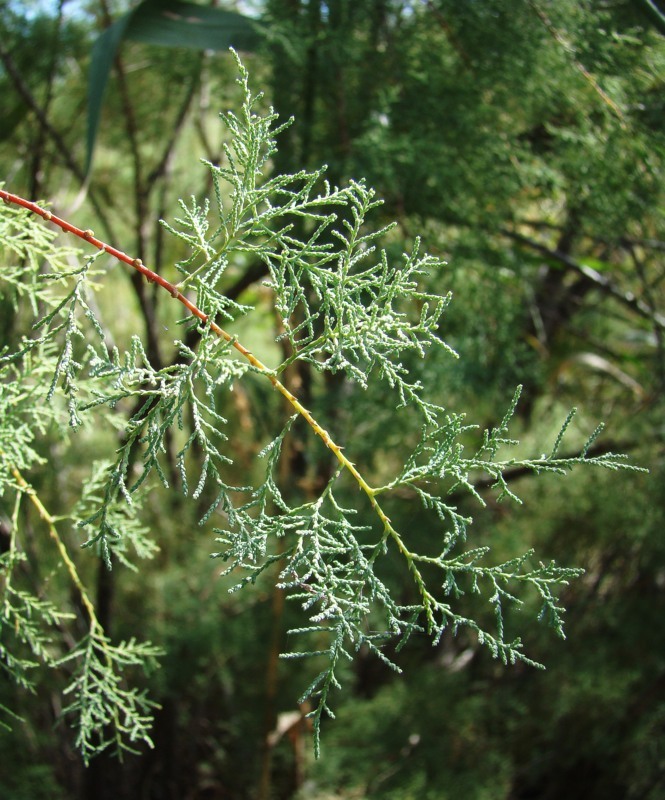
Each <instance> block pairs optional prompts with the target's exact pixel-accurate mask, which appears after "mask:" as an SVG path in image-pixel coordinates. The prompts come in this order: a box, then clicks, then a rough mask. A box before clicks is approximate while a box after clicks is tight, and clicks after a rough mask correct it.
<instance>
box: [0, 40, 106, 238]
mask: <svg viewBox="0 0 665 800" xmlns="http://www.w3.org/2000/svg"><path fill="white" fill-rule="evenodd" d="M0 60H1V61H2V63H3V65H4V67H5V69H6V70H7V74H8V75H9V76H10V78H11V79H12V81H13V83H14V87H15V89H16V91H17V92H18V93H19V94H20V96H21V97H22V98H23V100H24V101H25V103H26V105H27V106H28V107H29V108H30V110H31V111H32V112H33V113H34V115H35V116H36V117H37V121H38V122H39V124H40V125H41V126H42V128H43V129H44V131H46V133H48V135H49V136H50V137H51V139H52V140H53V142H54V143H55V146H56V149H57V151H58V153H60V156H61V158H62V159H63V161H64V162H65V166H66V167H67V168H68V169H69V170H70V171H71V172H72V173H73V174H74V176H75V177H76V178H78V180H79V181H80V182H81V185H82V186H84V187H85V188H86V189H87V191H88V197H89V199H90V204H91V205H92V207H93V209H94V211H95V214H96V215H97V217H98V218H99V221H100V222H101V223H102V225H103V226H104V230H105V231H106V234H107V235H108V236H109V238H111V239H114V238H115V235H114V233H113V227H112V226H111V223H110V222H109V219H108V216H107V215H106V212H105V211H104V208H103V206H101V205H100V203H99V202H98V200H97V198H96V197H95V195H94V194H93V192H92V191H91V190H90V189H89V187H88V186H87V178H86V176H85V173H84V172H83V169H82V168H81V167H80V166H79V165H78V164H77V163H76V160H75V159H74V156H73V155H72V153H71V150H70V149H69V147H68V146H67V144H66V142H65V140H64V139H63V138H62V136H61V135H60V134H59V133H58V131H57V130H56V129H55V128H54V127H53V125H51V123H50V122H49V120H48V118H47V116H46V114H45V113H44V110H43V109H42V107H41V106H40V105H39V103H38V102H37V101H36V100H35V98H34V96H33V94H32V92H31V91H30V89H29V88H28V86H27V84H26V83H25V81H24V80H23V77H22V76H21V73H20V71H19V70H18V69H17V67H16V65H15V64H14V61H13V59H12V57H11V55H10V53H9V52H8V51H7V50H6V49H5V48H4V47H3V45H2V42H0Z"/></svg>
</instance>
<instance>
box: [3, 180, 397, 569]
mask: <svg viewBox="0 0 665 800" xmlns="http://www.w3.org/2000/svg"><path fill="white" fill-rule="evenodd" d="M0 198H1V199H2V200H4V201H5V202H6V203H13V204H15V205H18V206H21V207H22V208H25V209H27V210H28V211H31V212H32V213H34V214H38V215H39V216H40V217H42V218H43V219H45V220H47V221H48V222H52V223H53V224H54V225H57V226H58V227H60V228H62V230H63V231H65V232H66V233H71V234H73V235H74V236H78V238H79V239H82V240H83V241H84V242H88V243H89V244H91V245H92V246H93V247H96V248H97V249H98V250H102V251H104V252H106V253H108V254H109V255H111V256H113V257H114V258H117V259H118V260H119V261H122V262H124V263H125V264H128V265H129V266H130V267H132V269H135V270H136V271H137V272H139V273H140V274H141V275H143V276H144V277H145V278H146V280H147V281H148V282H149V283H156V284H158V285H159V286H161V287H162V288H163V289H165V290H166V291H167V292H168V293H169V294H170V295H171V297H173V298H174V299H175V300H178V302H180V303H182V305H183V306H185V308H186V309H187V310H188V311H190V312H191V313H192V314H193V315H194V316H195V317H197V318H198V319H200V320H201V322H203V323H204V324H205V325H209V326H210V329H211V330H212V331H214V332H215V333H216V334H217V336H219V337H220V339H224V340H225V341H226V342H229V344H231V345H232V346H233V347H234V348H235V349H236V350H237V351H238V352H239V353H240V354H241V355H243V356H244V357H245V358H246V359H247V361H249V363H250V364H251V365H252V366H253V367H254V369H255V370H256V371H257V372H260V373H261V374H262V375H264V376H265V377H266V378H267V379H268V380H269V381H270V383H272V385H273V387H274V388H275V389H276V390H277V391H278V392H279V393H280V394H281V395H282V396H283V397H285V398H286V400H288V402H289V403H290V405H291V406H292V407H293V408H294V409H295V410H296V411H297V412H298V414H300V416H301V417H303V418H304V419H305V421H306V422H307V424H308V425H309V426H310V427H311V429H312V430H313V431H314V433H316V435H317V436H319V437H320V438H321V439H322V440H323V443H324V444H325V446H326V447H327V448H328V449H329V450H330V451H331V452H332V453H333V454H334V456H335V458H336V459H337V460H338V461H339V463H340V464H341V465H342V467H343V468H344V469H346V470H347V471H348V472H350V473H351V475H352V476H353V478H354V480H355V481H356V483H357V484H358V486H359V488H360V489H362V491H363V492H364V493H365V494H366V495H367V497H368V498H369V502H370V504H371V506H372V508H373V509H374V511H375V512H376V514H377V515H378V516H379V518H380V520H381V522H382V523H383V526H384V539H385V538H386V537H387V536H391V537H392V538H393V539H394V540H395V542H396V543H397V546H398V548H399V550H400V551H401V552H403V553H405V554H406V552H408V551H406V549H405V546H404V543H403V542H402V540H401V538H400V537H399V535H398V534H397V532H396V531H395V529H394V528H393V527H392V525H391V524H390V519H389V518H388V516H387V514H386V513H385V512H384V510H383V509H382V508H381V506H380V504H379V503H378V501H377V499H376V494H377V491H376V489H374V488H372V487H371V486H370V485H369V484H368V483H367V481H366V480H365V479H364V478H363V476H362V475H361V474H360V472H359V471H358V470H357V469H356V467H355V465H354V464H353V462H352V461H350V460H349V459H348V458H347V457H346V456H345V455H344V453H343V452H342V448H341V447H340V446H339V445H338V444H336V443H335V442H334V441H333V439H332V438H331V436H330V434H329V433H328V431H326V430H325V428H323V427H322V426H321V425H319V423H318V422H317V421H316V419H315V418H314V417H313V416H312V414H311V412H310V411H309V410H308V409H307V408H305V406H303V404H302V403H301V402H300V401H299V400H298V398H297V397H296V396H295V395H294V394H293V393H292V392H290V391H289V390H288V389H287V388H286V386H285V385H284V384H283V383H282V382H281V381H280V380H279V379H278V378H277V376H276V374H275V371H274V370H272V369H270V367H268V366H266V365H265V364H264V363H263V362H262V361H260V360H259V359H258V358H257V357H256V356H255V355H254V354H253V353H252V352H251V351H250V350H248V349H247V348H246V347H245V346H244V345H242V344H241V343H240V342H239V341H238V339H237V338H236V337H235V336H233V335H232V334H230V333H228V331H226V330H224V328H222V327H220V326H219V325H218V324H217V323H216V322H214V321H213V320H212V319H211V318H210V317H209V316H208V314H205V313H204V312H203V311H201V309H200V308H198V306H196V305H195V304H194V303H192V301H191V300H190V299H189V298H188V297H186V296H185V295H184V294H182V292H181V291H180V290H179V289H178V287H177V286H176V285H175V284H173V283H171V282H170V281H167V280H166V278H163V277H162V276H161V275H159V274H158V273H156V272H153V270H151V269H149V268H148V267H146V266H145V265H144V264H143V262H142V261H141V259H140V258H132V257H131V256H129V255H127V253H123V252H122V250H118V249H117V248H115V247H113V246H111V245H108V244H106V243H105V242H103V241H102V240H101V239H98V238H97V237H96V236H95V234H94V232H93V231H91V230H82V229H81V228H77V227H76V226H75V225H72V224H71V223H70V222H67V220H64V219H62V218H61V217H58V216H56V215H55V214H52V213H51V212H50V211H47V210H46V209H44V208H41V206H39V205H37V204H36V203H33V202H31V201H30V200H25V199H24V198H22V197H19V196H18V195H15V194H11V193H10V192H7V191H5V190H4V189H0ZM409 555H410V554H409Z"/></svg>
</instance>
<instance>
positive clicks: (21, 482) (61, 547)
mask: <svg viewBox="0 0 665 800" xmlns="http://www.w3.org/2000/svg"><path fill="white" fill-rule="evenodd" d="M10 469H11V473H12V475H13V476H14V480H15V481H16V483H17V485H18V487H19V489H20V490H21V491H22V492H23V493H24V494H26V495H27V496H28V497H29V498H30V502H31V503H32V504H33V505H34V507H35V508H36V509H37V511H38V513H39V516H40V517H41V519H42V520H43V521H44V523H45V524H46V527H47V528H48V532H49V536H50V537H51V539H53V541H54V542H55V545H56V547H57V548H58V552H59V553H60V558H61V559H62V562H63V564H64V565H65V567H66V568H67V572H68V573H69V577H70V579H71V581H72V583H73V584H74V586H75V587H76V591H77V592H78V594H79V597H80V598H81V602H82V603H83V607H84V608H85V610H86V613H87V615H88V620H89V622H90V634H91V635H92V634H94V633H95V632H96V631H97V630H101V627H102V626H101V625H100V623H99V620H98V619H97V614H96V613H95V607H94V606H93V604H92V601H91V600H90V597H89V595H88V592H87V591H86V588H85V586H84V585H83V582H82V581H81V578H80V577H79V574H78V570H77V569H76V565H75V564H74V562H73V561H72V559H71V556H70V555H69V553H68V552H67V548H66V547H65V543H64V542H63V541H62V538H61V537H60V534H59V533H58V529H57V527H56V520H55V518H54V517H53V516H52V515H51V514H50V513H49V511H48V510H47V509H46V507H45V506H44V504H43V503H42V501H41V500H40V499H39V496H38V495H37V493H36V492H35V490H34V489H33V488H32V486H30V484H29V483H28V482H27V481H26V479H25V478H24V477H23V475H21V473H20V472H19V471H18V469H17V468H16V467H11V468H10Z"/></svg>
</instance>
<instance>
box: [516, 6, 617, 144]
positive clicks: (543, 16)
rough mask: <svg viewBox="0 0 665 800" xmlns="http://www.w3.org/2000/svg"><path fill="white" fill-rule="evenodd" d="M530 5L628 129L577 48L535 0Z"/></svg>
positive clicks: (576, 66)
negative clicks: (567, 39)
mask: <svg viewBox="0 0 665 800" xmlns="http://www.w3.org/2000/svg"><path fill="white" fill-rule="evenodd" d="M529 5H530V6H531V8H532V9H533V11H534V13H535V14H536V15H537V16H538V18H539V19H540V21H541V22H542V23H543V25H544V26H545V27H546V28H547V30H548V31H549V33H550V36H552V38H553V39H554V40H555V41H556V42H558V43H559V44H560V45H561V46H562V47H563V49H564V50H566V51H567V52H568V53H570V54H571V56H572V57H573V64H574V65H575V68H576V69H577V70H578V71H579V72H580V73H581V74H582V75H583V77H584V79H585V80H586V81H587V82H588V83H589V84H590V86H591V87H592V88H593V90H594V91H595V92H596V94H598V96H599V97H600V98H601V99H602V101H603V102H604V103H605V104H606V105H607V106H609V107H610V108H611V109H612V111H613V112H614V113H615V114H616V116H617V117H618V119H619V122H620V123H621V127H622V128H625V127H626V120H625V119H624V116H623V114H622V112H621V109H620V108H619V106H618V105H617V104H616V103H615V102H614V100H612V98H611V97H610V96H609V95H608V94H607V92H605V91H604V90H603V89H602V88H601V86H600V84H599V83H598V81H597V80H596V79H595V78H594V77H593V75H592V74H591V73H590V72H589V70H588V69H587V68H586V67H585V66H584V64H582V63H581V62H580V61H578V60H577V54H576V53H575V48H574V47H573V46H572V45H571V44H570V42H568V41H566V39H565V38H564V37H563V36H562V35H561V33H559V31H558V30H557V29H556V28H555V27H554V25H553V24H552V22H551V20H550V18H549V17H548V16H547V14H545V12H544V11H541V9H540V8H538V6H537V5H536V4H535V3H534V2H533V0H529Z"/></svg>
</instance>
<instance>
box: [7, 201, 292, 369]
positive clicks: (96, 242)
mask: <svg viewBox="0 0 665 800" xmlns="http://www.w3.org/2000/svg"><path fill="white" fill-rule="evenodd" d="M0 198H1V199H2V200H4V201H5V203H13V204H14V205H17V206H21V207H22V208H26V209H27V210H28V211H32V212H33V213H34V214H39V216H40V217H43V218H44V219H45V220H47V221H48V222H52V223H53V224H54V225H57V226H58V227H59V228H62V230H63V231H66V232H67V233H73V234H74V236H78V237H79V239H83V241H85V242H89V243H90V244H91V245H92V246H93V247H96V248H97V249H98V250H103V251H104V252H105V253H108V254H109V255H111V256H113V257H114V258H117V259H118V260H119V261H124V262H125V264H128V265H129V266H130V267H132V268H133V269H135V270H136V271H137V272H140V273H141V275H143V276H144V277H145V278H146V280H147V281H148V282H149V283H157V284H159V285H160V286H161V287H162V288H163V289H166V291H167V292H168V293H169V294H170V295H171V297H173V298H175V299H176V300H179V301H180V302H181V303H182V304H183V306H185V308H186V309H187V310H188V311H190V312H191V313H192V314H194V316H195V317H198V318H199V319H200V320H201V322H203V323H205V324H209V325H210V327H211V328H212V330H213V331H214V332H215V333H216V334H217V335H218V336H220V337H221V338H222V339H225V340H226V341H227V342H231V344H232V345H233V346H234V347H235V348H236V350H238V351H239V352H240V353H242V354H243V355H244V356H245V358H247V359H248V361H249V362H250V363H251V364H252V365H253V366H255V367H257V368H258V369H260V370H261V371H262V372H265V373H266V374H267V376H268V378H270V379H271V381H273V383H275V382H276V380H277V379H276V378H274V376H272V375H271V374H270V370H269V369H268V367H266V366H265V365H264V364H262V363H261V362H260V361H259V360H258V359H257V358H256V357H255V356H254V355H253V354H252V353H251V352H250V351H249V350H247V348H245V347H243V346H242V345H241V344H240V342H238V341H237V340H236V339H235V338H234V337H233V336H231V334H230V333H228V332H227V331H225V330H224V329H223V328H220V326H219V325H217V323H215V322H213V321H211V320H210V319H209V317H208V315H207V314H204V313H203V311H201V309H200V308H198V306H195V305H194V303H192V302H191V300H189V299H188V298H187V297H185V295H184V294H182V292H181V291H180V290H179V289H178V287H177V286H176V285H175V284H173V283H171V282H170V281H167V280H166V278H163V277H162V276H161V275H159V274H158V273H157V272H153V270H151V269H148V267H146V266H145V264H144V263H143V262H142V261H141V259H140V258H132V257H131V256H128V255H127V253H123V252H122V250H118V249H117V248H116V247H113V246H112V245H110V244H106V242H103V241H102V240H101V239H97V237H96V236H95V234H94V232H93V231H91V230H82V229H81V228H77V227H76V225H72V224H71V222H67V220H66V219H62V217H58V216H56V215H55V214H52V213H51V212H50V211H47V210H46V209H44V208H42V207H41V206H38V205H37V203H33V202H31V201H30V200H25V199H24V198H23V197H19V195H16V194H11V192H7V191H5V190H4V189H0Z"/></svg>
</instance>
